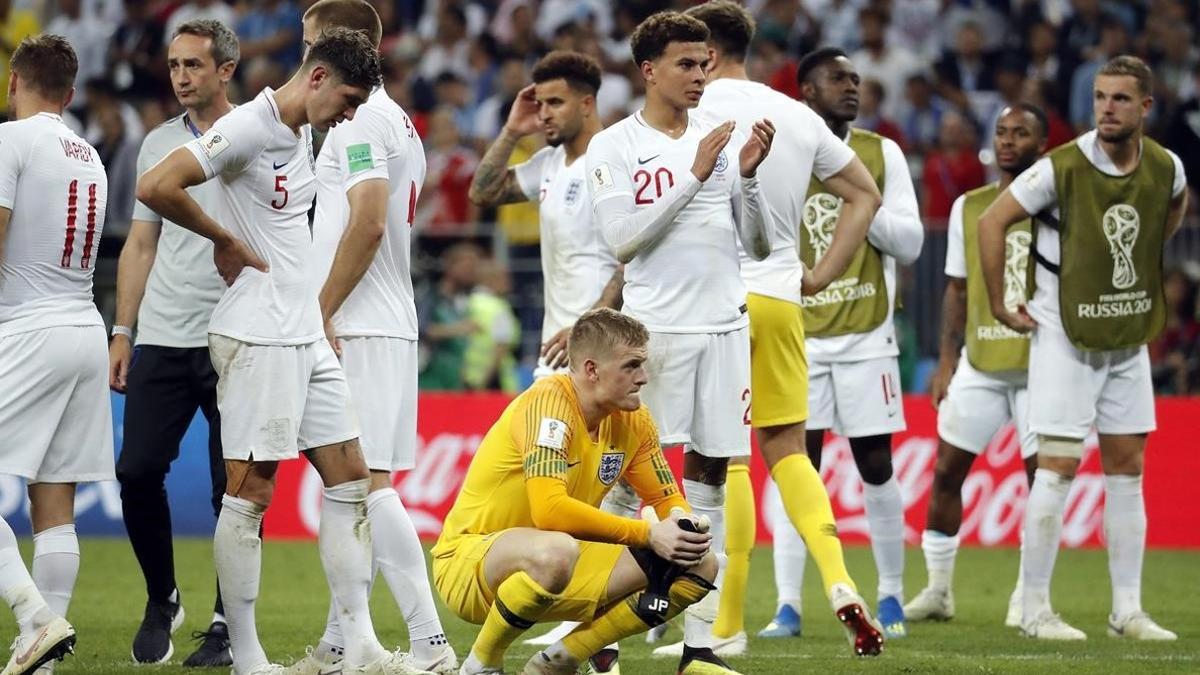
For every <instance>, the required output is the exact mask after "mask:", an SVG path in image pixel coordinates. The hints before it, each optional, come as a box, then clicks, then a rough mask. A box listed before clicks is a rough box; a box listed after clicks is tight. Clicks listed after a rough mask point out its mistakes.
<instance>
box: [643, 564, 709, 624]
mask: <svg viewBox="0 0 1200 675" xmlns="http://www.w3.org/2000/svg"><path fill="white" fill-rule="evenodd" d="M630 552H631V553H632V554H633V558H634V560H636V561H637V563H638V565H639V566H640V567H641V568H642V571H643V572H644V573H645V574H646V580H647V583H646V589H645V590H644V591H642V592H641V593H639V594H637V596H635V598H633V600H634V601H635V602H634V612H635V613H636V614H637V615H638V618H640V619H641V620H642V621H643V622H644V623H645V624H646V625H647V626H649V627H650V628H653V627H654V626H658V625H660V624H662V623H665V622H666V621H669V620H671V619H672V618H674V617H675V616H677V615H678V614H679V613H680V612H682V611H683V610H684V609H686V608H687V607H689V606H691V605H693V604H695V603H697V602H700V600H702V599H703V598H704V596H706V595H708V592H709V591H713V590H716V586H714V585H713V580H714V579H716V577H717V569H718V567H719V565H718V563H717V557H716V556H715V555H713V553H712V552H711V551H709V552H708V553H706V554H705V555H704V558H703V559H702V560H701V561H700V564H699V565H696V566H695V567H690V568H683V567H680V566H679V565H676V564H674V563H672V562H670V561H669V560H666V559H664V558H661V557H659V556H658V555H657V554H655V553H654V552H653V551H651V550H650V549H631V550H630Z"/></svg>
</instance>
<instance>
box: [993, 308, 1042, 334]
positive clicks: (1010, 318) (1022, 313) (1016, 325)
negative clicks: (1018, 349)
mask: <svg viewBox="0 0 1200 675" xmlns="http://www.w3.org/2000/svg"><path fill="white" fill-rule="evenodd" d="M992 314H993V315H994V316H995V317H996V320H997V321H999V322H1000V323H1002V324H1004V325H1005V326H1008V327H1009V328H1011V329H1013V330H1015V331H1017V332H1018V333H1028V332H1029V331H1031V330H1033V329H1034V328H1037V322H1036V321H1034V320H1033V317H1032V316H1029V310H1028V309H1027V308H1026V307H1025V305H1018V306H1017V309H1016V311H1012V310H1010V309H1008V308H1007V307H992Z"/></svg>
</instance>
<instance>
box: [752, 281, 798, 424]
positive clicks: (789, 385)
mask: <svg viewBox="0 0 1200 675" xmlns="http://www.w3.org/2000/svg"><path fill="white" fill-rule="evenodd" d="M746 306H747V307H748V310H749V313H750V391H751V392H752V395H751V398H750V423H751V425H752V426H754V427H775V426H781V425H785V424H797V423H799V422H803V421H805V420H807V419H808V358H807V357H806V356H805V352H804V320H803V315H802V313H801V312H802V310H801V308H800V305H797V304H796V303H794V302H788V301H787V300H779V299H776V298H770V297H767V296H765V295H757V294H755V293H750V294H748V295H747V296H746Z"/></svg>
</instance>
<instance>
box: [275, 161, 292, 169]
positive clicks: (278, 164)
mask: <svg viewBox="0 0 1200 675" xmlns="http://www.w3.org/2000/svg"><path fill="white" fill-rule="evenodd" d="M290 161H292V160H290V159H289V160H288V162H290ZM272 164H274V165H275V170H276V171H278V170H280V169H282V168H283V167H285V166H287V165H288V163H287V162H272Z"/></svg>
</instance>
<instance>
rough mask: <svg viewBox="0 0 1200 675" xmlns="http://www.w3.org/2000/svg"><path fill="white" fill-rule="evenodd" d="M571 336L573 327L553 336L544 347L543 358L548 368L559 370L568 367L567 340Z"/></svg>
mask: <svg viewBox="0 0 1200 675" xmlns="http://www.w3.org/2000/svg"><path fill="white" fill-rule="evenodd" d="M570 335H571V327H570V326H568V327H566V328H564V329H562V330H560V331H558V332H557V333H555V334H554V335H552V336H551V337H550V339H549V340H546V342H545V344H543V345H542V358H543V359H545V360H546V367H548V368H552V369H558V368H562V367H563V366H565V365H567V338H568V337H570Z"/></svg>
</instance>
